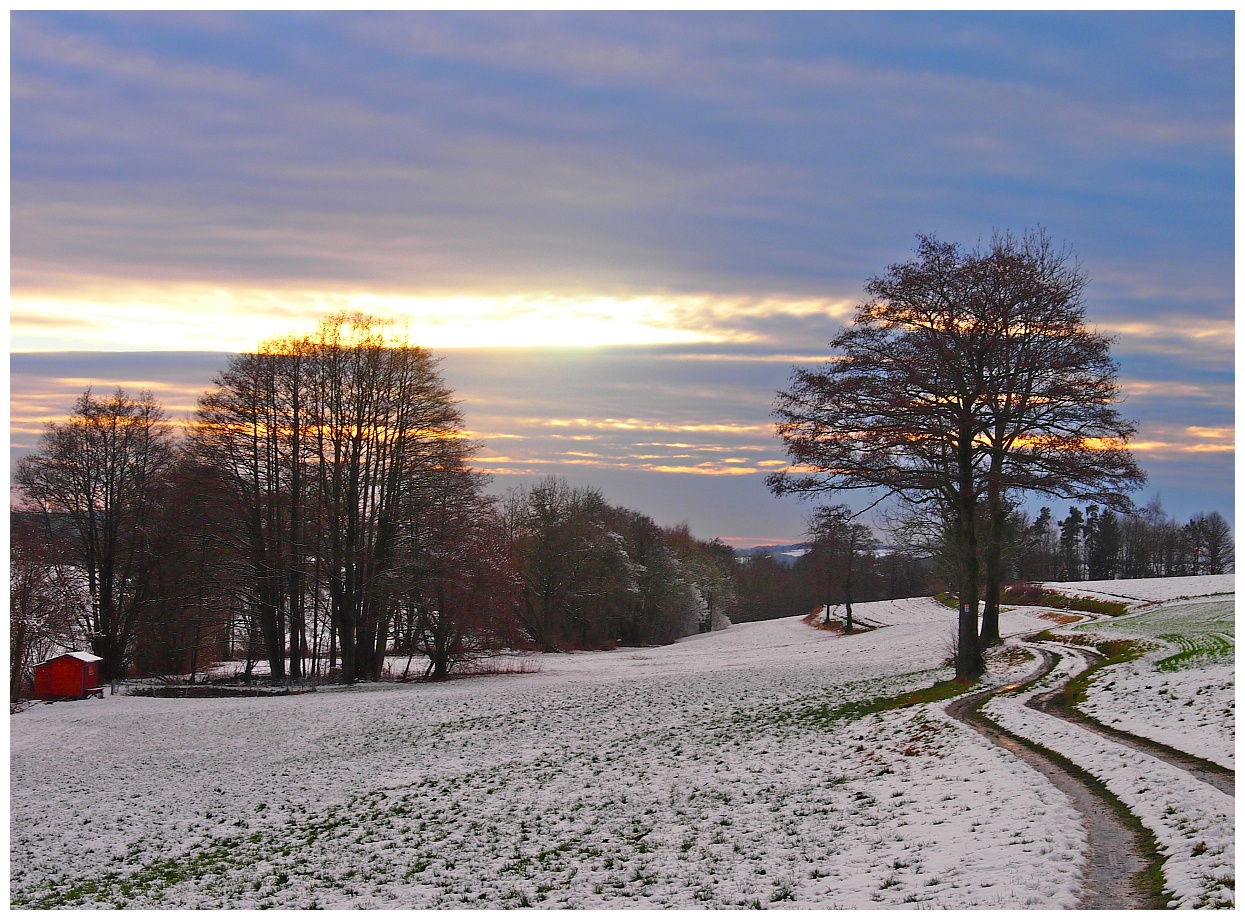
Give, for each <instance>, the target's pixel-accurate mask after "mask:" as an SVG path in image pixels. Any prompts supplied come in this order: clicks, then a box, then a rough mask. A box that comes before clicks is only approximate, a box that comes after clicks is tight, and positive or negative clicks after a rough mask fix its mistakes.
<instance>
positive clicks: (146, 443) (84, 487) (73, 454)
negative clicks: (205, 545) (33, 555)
mask: <svg viewBox="0 0 1245 920" xmlns="http://www.w3.org/2000/svg"><path fill="white" fill-rule="evenodd" d="M172 461H173V441H172V435H171V432H170V428H169V425H168V423H167V421H166V417H165V413H164V410H163V409H162V408H161V407H160V406H159V404H158V403H157V402H156V401H155V399H154V398H153V397H152V395H151V394H150V393H147V392H144V393H140V394H139V395H138V397H137V398H132V397H130V396H129V395H127V394H126V393H125V391H124V390H122V389H121V388H120V387H118V388H117V389H116V391H115V392H114V393H113V394H112V395H111V396H108V397H105V398H99V397H96V396H95V395H93V394H92V393H91V391H90V390H89V389H88V390H87V391H86V392H85V393H83V394H82V396H81V397H79V399H78V400H77V402H76V403H75V404H74V408H73V412H72V414H71V415H70V416H69V418H68V419H67V420H66V421H64V422H52V423H49V424H48V426H47V430H46V431H45V433H44V435H43V437H42V440H41V442H40V449H39V450H38V451H37V452H36V453H34V454H31V455H30V456H27V457H24V458H23V459H22V460H21V461H19V463H18V465H17V472H16V475H15V477H14V479H15V481H16V483H17V485H18V486H19V487H20V489H21V490H22V494H23V497H24V499H25V501H26V502H27V503H28V505H29V507H31V508H33V509H36V510H38V511H39V512H41V513H42V516H43V521H44V525H45V526H46V527H49V528H50V527H51V526H52V524H53V521H55V520H57V519H58V518H61V517H63V518H64V519H65V521H66V522H67V525H66V528H65V545H66V553H67V557H68V559H69V560H70V561H71V562H72V564H73V565H75V566H77V567H78V568H79V569H80V571H81V572H82V573H83V575H84V577H85V580H86V584H87V591H88V597H89V604H88V606H87V607H86V609H85V610H84V611H83V612H82V616H83V620H84V623H83V625H84V627H85V632H86V637H87V640H88V641H89V642H90V645H91V651H92V652H93V653H94V654H96V655H98V656H100V657H101V658H102V659H103V662H102V663H101V665H100V678H101V679H102V680H109V681H111V680H116V679H119V678H121V677H124V676H125V671H126V666H127V664H128V663H129V660H130V654H131V651H132V640H133V638H134V630H135V628H136V627H137V626H138V623H139V621H140V619H141V617H142V613H143V609H144V606H145V605H147V604H148V603H149V602H150V601H151V599H152V582H151V574H152V568H153V564H154V556H153V554H152V553H151V551H150V542H151V536H152V532H151V525H152V523H153V520H154V517H155V515H156V513H157V509H158V508H159V507H160V505H161V503H162V501H163V497H162V494H161V493H162V490H163V489H164V488H165V486H166V484H167V477H168V473H169V470H170V467H171V465H172ZM48 536H49V538H51V534H50V533H49V535H48Z"/></svg>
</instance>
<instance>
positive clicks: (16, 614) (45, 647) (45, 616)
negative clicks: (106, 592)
mask: <svg viewBox="0 0 1245 920" xmlns="http://www.w3.org/2000/svg"><path fill="white" fill-rule="evenodd" d="M49 536H50V534H49V529H48V528H47V527H46V526H45V523H44V521H42V520H40V518H39V517H38V516H36V515H34V514H29V513H23V512H21V511H10V513H9V701H10V702H16V701H17V700H18V699H20V698H21V696H22V694H23V691H24V690H25V689H26V688H27V687H28V686H29V685H30V683H31V680H32V678H33V669H34V666H35V665H36V664H38V663H39V662H41V661H45V660H47V659H48V658H50V657H52V655H54V654H55V653H56V650H57V649H58V648H60V647H71V646H72V642H73V633H74V625H75V623H76V621H77V620H78V618H79V617H80V616H81V614H82V613H83V611H84V610H85V609H86V607H87V603H88V599H87V598H86V597H85V593H86V592H85V591H84V590H83V589H84V587H85V586H84V585H83V584H82V581H81V579H79V578H75V571H74V569H73V568H72V567H69V566H66V565H65V564H64V561H63V559H61V558H60V554H59V553H58V550H57V546H56V544H55V542H54V541H52V540H50V539H49Z"/></svg>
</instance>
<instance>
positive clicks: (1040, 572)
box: [1009, 499, 1235, 581]
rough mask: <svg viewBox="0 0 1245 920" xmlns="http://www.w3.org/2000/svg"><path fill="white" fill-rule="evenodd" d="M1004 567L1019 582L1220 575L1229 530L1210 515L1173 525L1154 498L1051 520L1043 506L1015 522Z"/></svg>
mask: <svg viewBox="0 0 1245 920" xmlns="http://www.w3.org/2000/svg"><path fill="white" fill-rule="evenodd" d="M1014 530H1015V539H1014V544H1013V546H1012V548H1011V552H1010V554H1009V555H1010V559H1009V565H1010V567H1011V569H1012V572H1013V576H1014V577H1015V578H1017V579H1021V580H1025V581H1082V580H1091V581H1097V580H1102V579H1112V578H1169V577H1172V576H1178V575H1221V574H1223V573H1224V572H1228V571H1231V570H1232V568H1233V558H1234V552H1235V547H1234V544H1233V540H1232V528H1231V526H1230V525H1229V524H1228V522H1227V520H1225V519H1224V517H1223V515H1222V514H1220V513H1219V512H1218V511H1212V512H1210V513H1209V514H1196V515H1194V516H1193V517H1191V518H1190V519H1189V520H1188V521H1187V522H1186V523H1184V524H1180V523H1178V522H1177V521H1176V520H1175V519H1173V518H1172V517H1171V516H1169V515H1168V514H1167V513H1166V512H1165V511H1164V510H1163V506H1162V503H1161V502H1160V501H1159V500H1158V499H1154V500H1153V501H1151V502H1150V503H1149V504H1148V505H1146V506H1145V507H1144V508H1142V509H1140V510H1139V511H1137V512H1136V513H1132V514H1117V513H1116V512H1115V511H1113V510H1111V509H1110V508H1106V509H1103V508H1099V507H1098V506H1097V505H1090V506H1089V507H1088V508H1086V509H1085V510H1084V511H1082V510H1081V509H1080V508H1078V507H1076V506H1073V507H1071V508H1069V509H1068V514H1067V517H1065V518H1064V519H1063V520H1061V521H1055V520H1054V519H1053V517H1052V515H1051V511H1050V509H1049V508H1043V509H1042V510H1041V511H1040V512H1039V513H1038V515H1037V517H1036V518H1035V519H1034V520H1032V521H1027V520H1025V519H1024V518H1023V517H1020V516H1018V517H1017V518H1016V522H1015V528H1014Z"/></svg>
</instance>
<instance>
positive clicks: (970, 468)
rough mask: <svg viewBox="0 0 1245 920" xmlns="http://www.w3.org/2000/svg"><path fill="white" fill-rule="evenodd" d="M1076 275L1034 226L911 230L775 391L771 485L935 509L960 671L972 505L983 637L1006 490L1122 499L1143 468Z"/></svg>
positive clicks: (968, 603) (975, 591)
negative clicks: (825, 344)
mask: <svg viewBox="0 0 1245 920" xmlns="http://www.w3.org/2000/svg"><path fill="white" fill-rule="evenodd" d="M1083 286H1084V280H1083V278H1082V276H1081V275H1080V273H1079V271H1078V270H1077V269H1076V268H1075V266H1074V265H1072V264H1071V263H1070V259H1069V257H1068V256H1067V255H1066V254H1064V253H1055V252H1054V251H1053V250H1052V249H1051V247H1050V245H1049V242H1048V241H1047V239H1046V237H1045V235H1044V234H1042V233H1040V232H1038V233H1033V234H1026V235H1025V237H1023V238H1022V239H1020V240H1017V239H1015V238H1014V237H1011V236H1000V237H996V239H995V240H994V242H993V244H992V245H991V247H989V248H988V249H986V250H984V251H983V250H980V249H978V250H974V251H966V250H964V249H963V248H962V247H960V246H958V245H954V244H947V243H941V242H939V241H937V240H936V239H934V238H932V237H920V238H919V245H918V248H917V256H916V258H915V259H914V260H912V261H911V262H907V263H902V264H898V265H892V266H890V268H889V269H888V270H887V272H886V273H885V274H884V275H883V276H881V277H875V278H873V279H871V280H870V281H869V282H868V284H867V285H866V291H867V293H868V294H869V295H870V299H869V300H868V301H866V302H865V303H864V304H862V305H861V306H860V307H859V308H858V310H857V313H856V316H855V317H854V319H853V321H852V323H851V324H850V325H849V326H848V327H846V328H845V329H844V330H843V331H842V332H841V333H840V334H839V335H838V336H837V337H836V338H835V339H834V340H833V341H832V342H831V343H830V344H831V348H832V349H833V350H834V351H835V352H837V354H836V356H835V357H834V358H833V359H832V360H831V361H830V362H829V363H827V364H826V365H825V366H823V367H820V368H814V369H803V368H797V369H796V371H795V375H794V377H793V380H792V385H791V387H790V388H789V389H788V390H787V391H785V392H783V393H780V394H779V395H778V399H777V402H776V407H775V414H776V415H777V416H778V418H779V424H778V433H779V435H780V436H781V437H782V438H783V440H784V442H785V444H786V448H787V453H788V455H789V456H790V457H791V459H792V461H793V464H794V466H793V468H792V469H791V470H788V471H785V472H782V473H778V474H774V475H773V476H771V477H770V479H769V484H770V487H771V489H772V490H773V491H775V492H776V493H777V494H784V493H788V492H794V493H803V494H819V493H822V492H826V491H835V490H843V489H872V490H879V491H881V492H882V493H883V494H884V495H895V496H898V497H900V498H901V499H902V500H904V501H905V502H908V503H910V504H912V505H916V506H926V507H927V508H928V509H929V510H930V511H931V512H932V514H933V516H935V517H942V518H943V519H945V520H946V521H947V522H948V525H949V531H950V534H951V552H950V558H951V559H952V561H953V562H954V564H955V566H956V570H957V577H956V582H957V585H956V587H957V593H958V595H959V605H960V608H959V625H958V630H957V660H956V673H957V676H959V677H961V678H971V677H975V676H976V675H978V674H980V673H981V672H982V670H983V669H984V661H983V659H982V656H981V650H980V641H981V639H982V636H981V634H980V633H979V631H978V623H977V617H978V609H979V602H980V599H981V593H982V592H981V582H982V573H983V572H982V570H983V566H982V562H981V557H982V552H981V546H980V541H979V536H978V535H979V532H980V530H981V525H982V523H983V518H984V521H985V522H986V524H987V526H986V528H985V532H986V540H985V542H986V547H985V549H986V552H985V554H984V555H985V557H986V564H985V566H984V568H985V569H986V570H987V572H988V573H989V577H988V578H987V592H986V593H987V597H988V599H989V600H992V602H993V603H992V609H993V613H992V616H991V617H990V618H989V619H988V623H989V625H988V626H987V632H986V635H985V637H984V638H985V640H986V641H994V640H995V639H996V638H997V633H998V627H997V609H998V607H997V598H998V590H999V579H998V573H999V572H1000V571H1001V565H1000V562H999V560H1000V546H1001V541H1002V535H1003V530H1002V524H1003V521H1004V518H1005V514H1004V511H1005V506H1004V500H1005V497H1006V495H1007V494H1008V493H1009V492H1014V491H1026V490H1028V491H1037V492H1042V493H1045V494H1049V495H1066V496H1077V497H1093V498H1096V499H1097V500H1099V501H1102V502H1104V503H1105V504H1108V505H1110V506H1115V507H1121V508H1122V507H1126V505H1127V498H1126V496H1125V495H1124V490H1125V489H1127V488H1129V487H1131V486H1134V485H1136V484H1138V483H1139V482H1141V481H1142V479H1143V478H1144V477H1143V474H1142V473H1141V472H1140V470H1139V469H1138V468H1137V466H1136V463H1135V462H1134V461H1133V459H1132V457H1131V454H1130V453H1129V452H1128V450H1127V447H1126V444H1127V441H1128V439H1129V438H1130V437H1131V436H1132V434H1133V431H1134V429H1133V427H1132V425H1131V424H1130V423H1128V422H1126V421H1124V420H1122V419H1121V418H1120V416H1119V414H1118V411H1117V410H1116V409H1115V408H1114V404H1115V403H1116V402H1117V401H1118V395H1119V394H1118V387H1117V386H1116V383H1115V373H1116V368H1115V365H1114V363H1113V362H1112V361H1111V359H1110V354H1109V346H1110V340H1109V339H1106V338H1105V337H1102V336H1099V335H1097V334H1095V333H1093V332H1091V331H1089V330H1087V329H1086V327H1085V323H1084V310H1083V306H1082V304H1081V291H1082V289H1083ZM983 511H984V512H985V514H984V515H983Z"/></svg>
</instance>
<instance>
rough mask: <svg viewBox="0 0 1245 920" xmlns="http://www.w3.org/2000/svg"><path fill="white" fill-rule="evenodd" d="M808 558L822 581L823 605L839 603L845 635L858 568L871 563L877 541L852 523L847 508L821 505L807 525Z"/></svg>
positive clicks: (850, 627)
mask: <svg viewBox="0 0 1245 920" xmlns="http://www.w3.org/2000/svg"><path fill="white" fill-rule="evenodd" d="M808 537H809V542H810V547H809V553H808V555H809V556H810V557H811V558H812V560H814V561H815V565H816V567H817V568H818V569H820V571H821V573H822V575H823V578H824V586H825V587H824V590H825V593H824V595H823V598H824V600H823V604H824V605H825V608H826V612H827V614H829V611H830V608H831V607H832V606H835V605H836V604H839V603H842V604H843V609H844V613H845V616H844V623H845V629H846V631H847V632H851V631H852V629H853V623H852V601H853V599H854V598H855V597H856V595H855V594H854V593H853V589H854V588H855V587H856V586H857V584H858V581H859V576H860V574H861V572H860V570H861V568H862V567H863V566H864V565H866V564H867V563H868V562H869V561H871V560H872V553H873V552H874V550H876V549H877V546H878V541H877V538H876V537H875V536H874V535H873V531H872V530H871V529H870V528H869V527H867V526H866V525H864V524H860V523H857V522H856V521H854V520H853V514H852V510H851V509H850V508H849V507H847V505H823V506H821V507H819V508H817V509H816V510H815V511H814V512H813V514H812V516H811V517H810V518H809V522H808Z"/></svg>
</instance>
